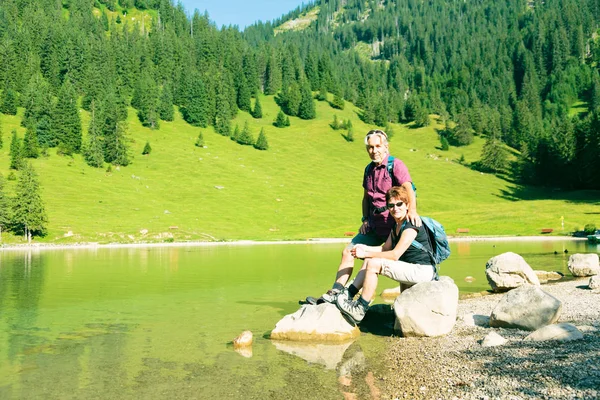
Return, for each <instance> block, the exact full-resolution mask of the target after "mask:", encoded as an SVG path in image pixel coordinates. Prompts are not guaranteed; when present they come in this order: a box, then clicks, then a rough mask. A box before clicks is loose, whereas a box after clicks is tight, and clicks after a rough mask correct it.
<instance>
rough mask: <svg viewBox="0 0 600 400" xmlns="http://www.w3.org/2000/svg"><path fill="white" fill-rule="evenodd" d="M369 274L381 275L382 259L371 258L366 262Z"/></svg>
mask: <svg viewBox="0 0 600 400" xmlns="http://www.w3.org/2000/svg"><path fill="white" fill-rule="evenodd" d="M365 264H366V269H367V272H373V273H375V274H379V273H380V272H381V259H379V258H371V259H369V260H367V261H366V262H365Z"/></svg>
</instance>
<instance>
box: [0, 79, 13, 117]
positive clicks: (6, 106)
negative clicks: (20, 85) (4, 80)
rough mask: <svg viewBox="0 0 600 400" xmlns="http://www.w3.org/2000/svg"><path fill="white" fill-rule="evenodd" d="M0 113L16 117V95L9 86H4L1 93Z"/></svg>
mask: <svg viewBox="0 0 600 400" xmlns="http://www.w3.org/2000/svg"><path fill="white" fill-rule="evenodd" d="M0 112H1V113H3V114H8V115H17V93H16V92H15V91H14V90H13V88H12V86H10V85H6V86H5V87H4V90H3V91H2V96H1V97H0Z"/></svg>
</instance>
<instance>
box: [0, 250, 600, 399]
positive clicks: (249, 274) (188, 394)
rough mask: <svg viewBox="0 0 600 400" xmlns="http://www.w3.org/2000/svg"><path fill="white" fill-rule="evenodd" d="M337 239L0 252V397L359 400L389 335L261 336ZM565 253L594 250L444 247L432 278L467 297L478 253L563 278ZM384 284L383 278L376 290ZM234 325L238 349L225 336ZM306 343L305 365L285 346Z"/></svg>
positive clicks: (321, 282)
mask: <svg viewBox="0 0 600 400" xmlns="http://www.w3.org/2000/svg"><path fill="white" fill-rule="evenodd" d="M341 247H343V245H341V244H309V243H307V244H294V245H292V244H286V245H257V246H215V247H163V248H143V249H140V248H130V249H106V248H104V249H95V250H86V249H70V250H44V251H31V252H16V251H7V252H0V399H38V398H44V399H83V398H85V399H95V398H98V399H124V398H149V399H152V398H161V399H162V398H175V399H177V398H181V399H200V398H207V399H208V398H211V399H212V398H217V399H221V398H228V399H229V398H231V399H252V398H256V399H264V398H273V399H288V398H298V399H300V398H301V399H311V398H315V399H323V398H326V399H329V398H343V394H342V391H350V392H354V393H357V394H358V395H359V398H363V397H367V398H368V397H369V393H370V390H371V389H370V386H369V384H367V382H368V381H369V379H368V378H367V376H368V375H370V374H371V373H372V374H373V376H374V377H375V384H377V380H378V379H379V377H381V369H382V368H383V365H382V363H381V355H382V353H383V351H384V349H385V346H386V341H387V340H389V339H388V338H387V336H380V335H378V334H377V333H381V332H376V333H375V334H374V333H365V334H363V335H362V336H361V337H360V338H359V339H358V341H356V342H354V343H353V344H351V345H349V344H346V345H344V346H338V347H331V348H326V349H324V348H321V349H317V350H314V349H312V350H311V349H308V350H306V349H304V350H303V348H286V349H284V350H279V348H283V347H282V346H285V344H277V343H273V342H271V341H270V340H268V339H267V337H268V333H269V331H270V330H271V329H273V327H274V326H275V324H276V323H277V321H279V320H280V319H281V318H282V317H283V316H284V315H286V314H289V313H292V312H294V311H295V310H297V309H298V300H299V299H301V298H304V297H305V296H307V295H313V296H316V295H319V294H320V293H322V292H323V291H324V289H326V288H327V287H328V286H329V285H330V284H331V280H332V277H333V273H334V270H335V268H336V266H337V263H338V260H339V252H340V250H341ZM564 249H567V250H568V251H569V252H570V253H571V254H572V253H575V252H592V251H598V247H596V246H593V247H592V246H590V245H588V244H587V243H586V242H572V241H568V242H497V243H494V242H474V243H473V242H472V243H469V242H464V243H453V244H452V250H453V255H452V257H451V258H450V259H449V260H448V261H446V262H445V263H444V264H443V270H442V273H443V274H444V275H450V276H451V277H452V278H454V280H455V281H456V283H457V284H458V286H459V288H460V289H461V291H462V292H472V291H480V290H485V289H487V288H488V285H487V281H486V280H485V272H484V269H485V262H486V261H487V259H489V258H490V257H491V256H493V255H497V254H500V253H502V252H505V251H514V252H517V253H519V254H521V255H523V256H524V257H525V259H526V260H527V261H528V262H529V263H530V265H531V266H532V267H533V268H534V269H544V270H549V271H561V272H565V273H568V271H567V267H566V262H567V260H568V254H565V253H564V252H563V251H564ZM555 251H556V252H557V254H554V252H555ZM466 276H472V277H474V278H475V281H474V282H472V283H467V282H465V281H464V278H465V277H466ZM394 286H395V284H394V282H392V281H389V280H387V279H385V278H382V279H381V280H380V286H379V289H378V290H381V289H384V288H388V287H394ZM247 329H249V330H251V331H252V332H253V333H254V337H255V342H254V345H253V346H252V355H251V357H247V356H249V355H248V354H246V356H243V355H240V354H238V353H236V352H235V351H234V350H233V349H232V347H231V346H230V344H229V342H230V341H231V340H232V339H233V338H234V337H236V336H237V335H238V334H239V333H240V332H242V331H243V330H247ZM306 351H309V352H310V351H312V352H313V355H312V356H310V355H304V356H303V357H304V358H306V359H309V360H310V361H306V360H305V359H304V358H302V357H299V356H296V355H294V354H293V353H296V354H300V353H303V352H304V353H306ZM307 354H308V353H307ZM314 354H317V356H320V357H321V358H323V360H318V359H317V358H315V356H314ZM311 357H313V358H311ZM339 361H341V362H339ZM338 362H339V363H338ZM348 371H350V372H348ZM339 375H346V376H347V375H351V377H352V379H351V384H350V386H344V385H341V384H340V383H339V381H338V378H339ZM346 383H348V382H346Z"/></svg>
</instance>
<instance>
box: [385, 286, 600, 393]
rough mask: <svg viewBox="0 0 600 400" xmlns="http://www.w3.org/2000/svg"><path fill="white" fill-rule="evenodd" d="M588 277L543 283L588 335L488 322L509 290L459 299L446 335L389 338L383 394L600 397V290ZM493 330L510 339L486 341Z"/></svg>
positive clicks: (567, 316) (568, 317) (571, 320)
mask: <svg viewBox="0 0 600 400" xmlns="http://www.w3.org/2000/svg"><path fill="white" fill-rule="evenodd" d="M588 282H589V278H585V279H578V280H572V281H566V282H559V283H553V284H548V285H543V286H542V290H544V291H545V292H546V293H548V294H550V295H552V296H554V297H556V298H557V299H559V300H560V301H561V302H562V312H561V314H560V318H559V321H558V322H568V323H571V324H573V325H575V326H577V327H578V328H579V329H580V330H581V331H582V333H583V339H582V340H576V341H570V342H558V341H547V342H532V341H523V340H522V339H523V338H525V337H526V336H527V335H528V334H530V333H531V332H527V331H521V330H516V329H501V328H490V327H489V325H488V323H487V319H488V317H489V316H490V314H491V312H492V310H493V308H494V307H495V305H496V304H497V303H498V301H500V298H501V297H502V296H503V294H491V295H485V296H481V297H474V298H467V299H462V300H460V301H459V305H458V319H457V322H456V325H455V327H454V329H453V330H452V332H451V333H450V334H449V335H447V336H442V337H435V338H390V339H389V340H390V350H389V351H388V352H387V355H386V359H385V363H386V365H387V371H386V372H385V373H384V375H383V376H382V378H381V381H380V382H379V383H378V386H379V387H380V388H381V389H382V390H381V391H382V396H381V398H382V399H479V400H487V399H490V400H491V399H507V400H509V399H510V400H517V399H598V398H600V290H595V291H593V290H590V289H589V288H588ZM465 316H466V318H465ZM473 320H475V321H476V322H477V323H476V324H475V325H474V324H473V323H472V322H473ZM492 331H494V332H496V333H498V334H499V335H501V336H502V337H504V338H506V339H508V342H507V343H506V344H504V345H502V346H498V347H483V346H482V345H481V341H482V339H483V338H484V337H485V336H486V335H488V334H489V333H490V332H492Z"/></svg>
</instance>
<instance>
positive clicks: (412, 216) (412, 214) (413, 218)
mask: <svg viewBox="0 0 600 400" xmlns="http://www.w3.org/2000/svg"><path fill="white" fill-rule="evenodd" d="M406 218H407V219H408V220H409V221H410V222H411V223H412V224H413V225H414V226H417V227H419V226H421V225H422V222H421V217H419V214H417V210H412V209H411V210H408V213H407V215H406Z"/></svg>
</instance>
